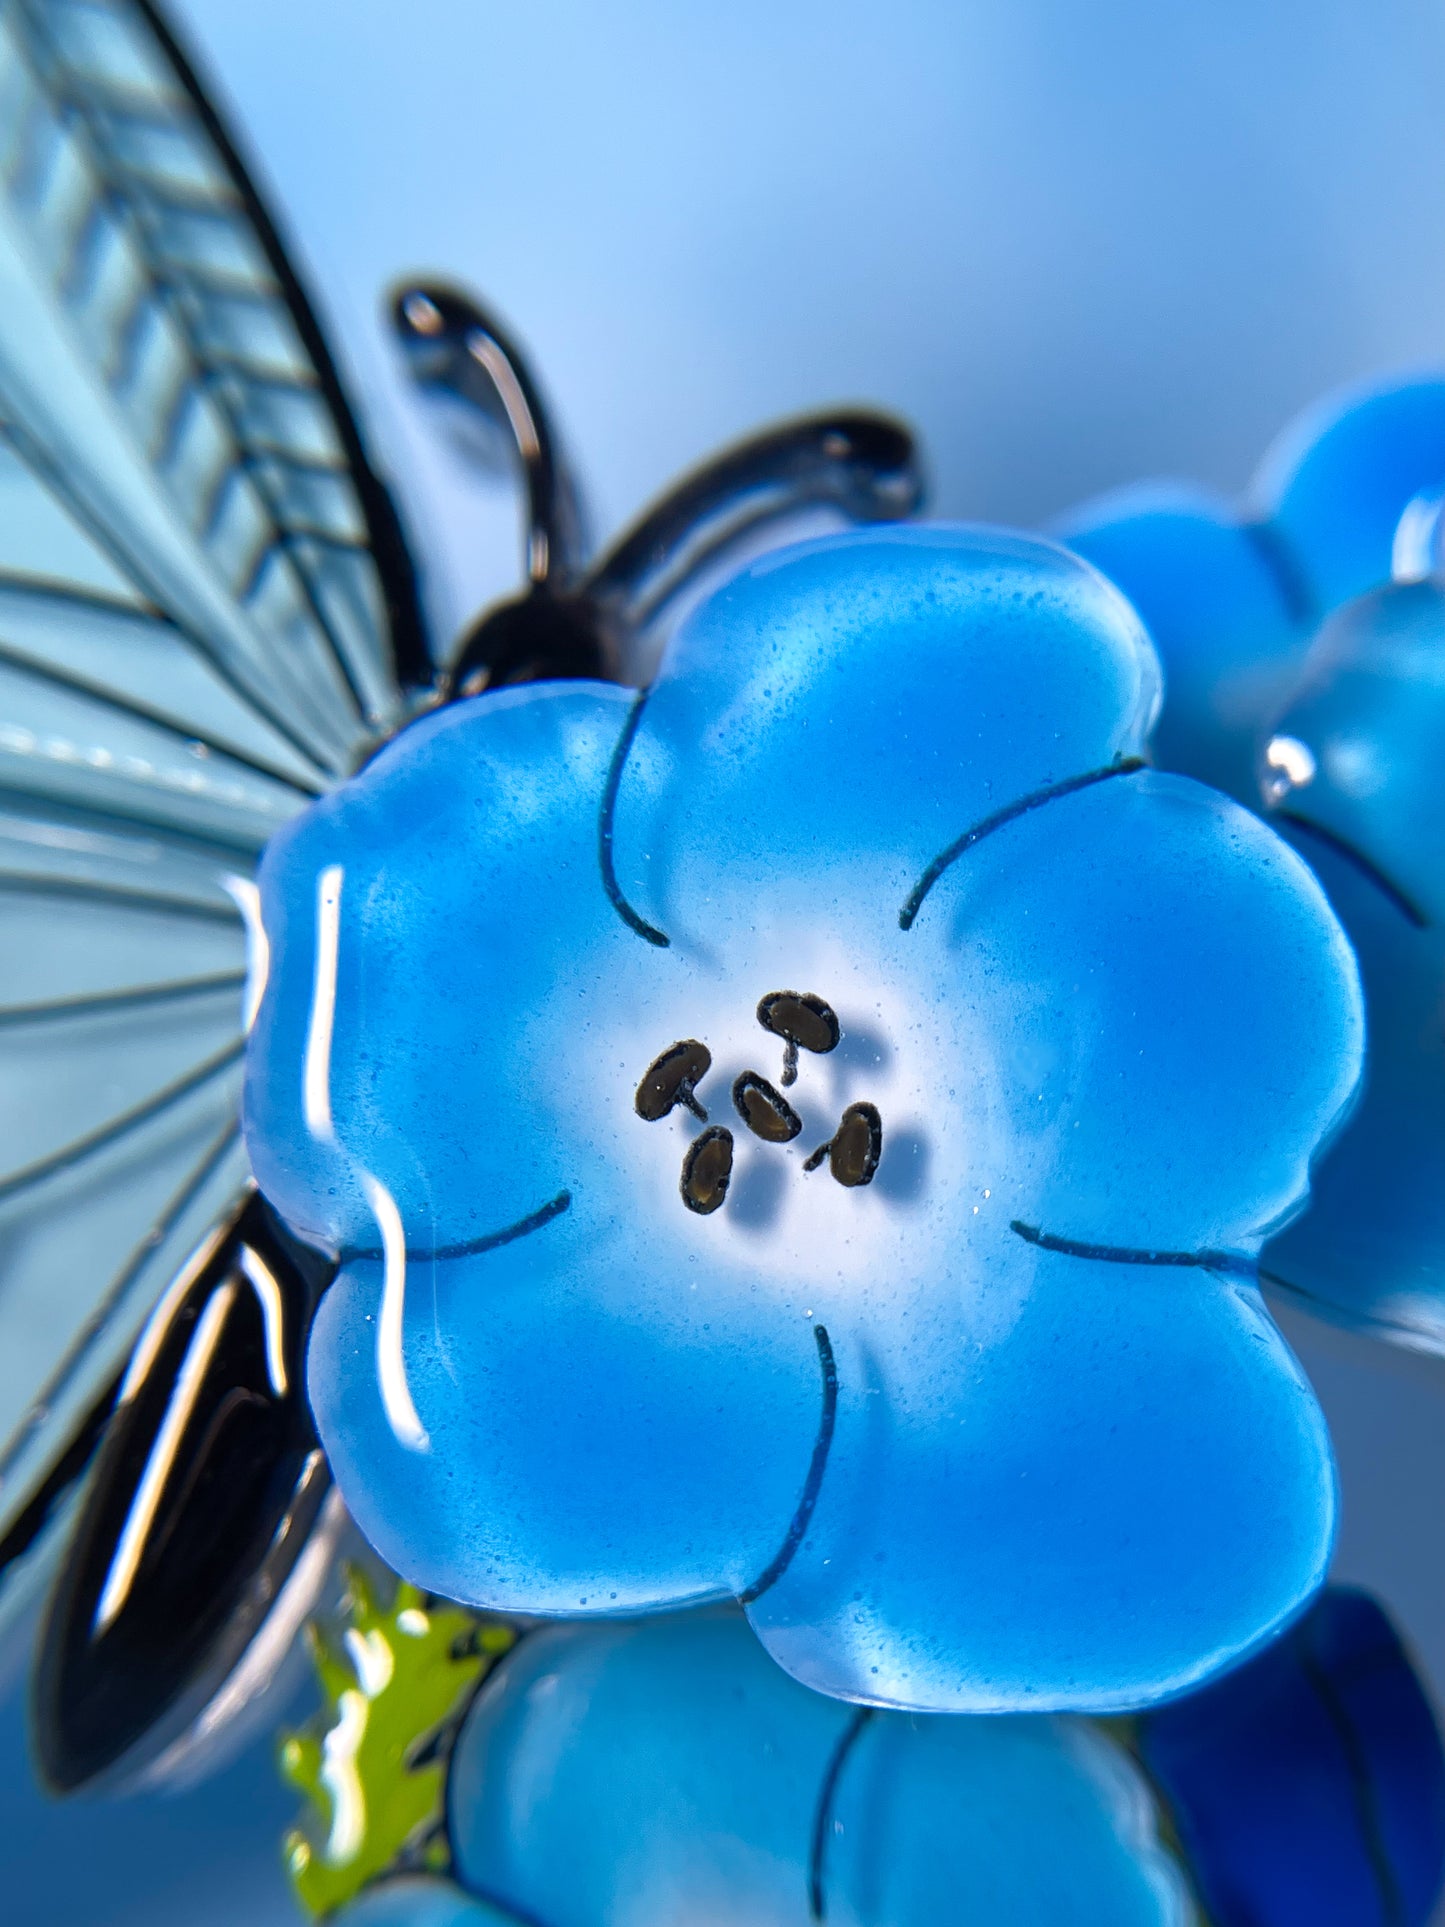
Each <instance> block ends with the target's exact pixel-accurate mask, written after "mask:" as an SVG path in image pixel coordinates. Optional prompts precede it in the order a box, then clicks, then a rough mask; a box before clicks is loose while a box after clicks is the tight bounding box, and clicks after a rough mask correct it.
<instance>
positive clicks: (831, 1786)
mask: <svg viewBox="0 0 1445 1927" xmlns="http://www.w3.org/2000/svg"><path fill="white" fill-rule="evenodd" d="M877 1711H878V1708H877V1707H876V1706H860V1707H859V1708H858V1709H857V1711H856V1712H855V1713H854V1715H853V1717H852V1719H851V1720H849V1722H848V1724H847V1725H846V1726H845V1727H844V1729H843V1731H842V1733H841V1734H839V1736H838V1744H837V1745H836V1746H835V1747H834V1748H833V1757H832V1759H831V1760H829V1762H828V1770H827V1772H826V1773H825V1774H824V1775H823V1784H822V1786H821V1787H820V1788H819V1789H818V1804H817V1806H816V1807H815V1808H814V1809H813V1837H812V1840H811V1842H810V1843H809V1847H808V1913H809V1915H810V1916H811V1917H812V1919H814V1920H816V1921H825V1920H826V1919H827V1918H828V1892H827V1886H826V1883H825V1879H824V1876H825V1874H826V1872H827V1866H828V1838H829V1835H830V1834H831V1833H832V1830H833V1824H832V1823H833V1805H834V1802H835V1801H836V1800H837V1797H838V1782H839V1781H840V1780H841V1779H842V1777H843V1769H844V1767H845V1766H846V1765H847V1764H848V1756H849V1755H850V1754H851V1753H852V1751H853V1748H854V1747H855V1746H856V1745H857V1744H858V1741H859V1740H860V1739H861V1738H862V1735H863V1729H864V1727H865V1726H867V1724H868V1722H869V1720H871V1719H872V1717H873V1715H874V1714H875V1713H876V1712H877Z"/></svg>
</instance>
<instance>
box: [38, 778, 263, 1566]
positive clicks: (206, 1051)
mask: <svg viewBox="0 0 1445 1927" xmlns="http://www.w3.org/2000/svg"><path fill="white" fill-rule="evenodd" d="M245 885H246V879H245V877H244V876H243V875H242V874H241V873H240V872H235V873H233V872H230V871H228V870H227V869H226V867H225V865H224V861H223V860H222V861H218V860H217V859H216V857H214V856H213V855H210V854H208V853H207V852H206V851H205V850H204V849H203V848H202V847H201V846H199V845H196V844H191V843H187V842H186V841H184V840H182V839H179V838H168V837H166V836H164V835H162V834H160V833H157V834H155V835H151V836H144V837H142V836H136V835H126V834H122V833H120V832H118V831H117V830H115V829H114V828H111V827H106V826H104V825H103V823H102V822H101V820H100V819H99V818H94V819H90V820H87V819H86V818H85V817H84V816H83V815H82V814H81V813H79V812H75V813H72V814H70V815H69V816H66V815H64V814H62V813H61V812H59V811H52V812H50V813H48V814H40V813H38V812H35V811H27V810H25V809H23V808H20V807H16V808H14V809H12V810H10V811H8V812H4V813H0V929H3V941H0V1091H3V1093H4V1100H5V1101H4V1104H3V1107H0V1332H3V1334H4V1344H3V1345H0V1536H3V1533H4V1532H5V1531H6V1530H7V1529H8V1527H9V1526H10V1524H11V1523H12V1522H13V1520H14V1518H15V1517H16V1515H17V1514H18V1512H19V1511H20V1510H21V1509H22V1508H23V1507H24V1506H25V1504H26V1503H27V1502H28V1500H29V1498H30V1497H31V1495H32V1493H33V1491H34V1489H35V1486H36V1484H37V1483H38V1481H39V1480H40V1479H42V1478H43V1477H44V1475H45V1473H46V1471H47V1470H48V1468H49V1466H50V1465H51V1464H52V1463H53V1461H54V1459H55V1458H56V1456H57V1455H58V1452H59V1451H60V1450H61V1449H62V1448H63V1445H64V1442H65V1440H66V1439H67V1438H68V1437H69V1436H70V1435H71V1434H72V1432H73V1430H74V1428H75V1426H76V1424H77V1423H78V1422H79V1420H80V1419H81V1418H82V1417H83V1415H84V1414H85V1412H86V1411H88V1410H89V1409H90V1407H91V1406H92V1405H93V1404H94V1403H95V1401H96V1399H97V1398H98V1397H99V1396H101V1394H102V1393H103V1392H104V1390H105V1388H106V1387H107V1386H108V1385H109V1384H110V1383H111V1382H112V1381H113V1379H114V1377H115V1375H116V1373H117V1372H118V1371H119V1369H120V1368H121V1366H122V1365H123V1363H124V1360H125V1358H126V1356H127V1355H128V1353H129V1350H130V1348H131V1345H132V1344H133V1343H134V1340H135V1337H136V1334H137V1331H138V1330H139V1327H140V1325H141V1323H142V1322H143V1321H144V1319H145V1317H146V1315H147V1314H148V1312H149V1310H150V1308H151V1306H152V1304H153V1303H154V1300H155V1297H156V1294H157V1292H158V1290H160V1289H162V1288H163V1287H164V1285H165V1283H166V1282H167V1280H168V1278H169V1277H170V1276H171V1275H172V1273H173V1272H174V1271H175V1269H176V1267H177V1266H178V1265H179V1264H180V1263H181V1262H182V1261H183V1260H184V1258H185V1256H186V1255H187V1252H188V1251H189V1249H190V1248H191V1247H192V1246H194V1245H195V1244H196V1243H197V1241H198V1240H199V1239H200V1238H201V1237H202V1236H203V1235H204V1234H205V1232H206V1230H207V1228H208V1226H209V1225H210V1223H211V1222H212V1221H213V1217H214V1214H215V1213H217V1212H218V1211H220V1210H221V1209H222V1208H223V1207H224V1206H225V1204H226V1203H227V1202H228V1201H229V1200H230V1199H231V1198H233V1197H234V1196H235V1194H236V1192H237V1190H238V1189H239V1187H240V1185H241V1184H242V1183H243V1182H244V1177H245V1170H244V1162H243V1160H242V1159H241V1156H240V1151H239V1144H238V1132H237V1123H236V1105H237V1098H238V1091H239V1081H240V1052H241V1038H242V1007H243V1000H244V998H245V996H246V989H247V937H246V926H245V921H244V917H243V914H242V911H241V909H240V908H239V907H238V904H237V901H236V900H235V897H234V896H233V895H232V892H236V893H237V894H239V895H240V896H241V897H242V898H243V899H244V896H245Z"/></svg>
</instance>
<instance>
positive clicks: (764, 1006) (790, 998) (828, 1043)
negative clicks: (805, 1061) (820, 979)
mask: <svg viewBox="0 0 1445 1927" xmlns="http://www.w3.org/2000/svg"><path fill="white" fill-rule="evenodd" d="M758 1022H759V1023H760V1024H761V1025H762V1027H763V1029H764V1030H770V1031H771V1032H772V1033H773V1035H774V1037H781V1038H782V1039H783V1041H784V1043H785V1044H786V1045H787V1049H786V1050H785V1051H784V1053H783V1083H784V1084H795V1083H796V1082H797V1079H798V1046H799V1045H800V1044H801V1045H802V1047H803V1049H804V1050H810V1051H814V1052H816V1054H817V1055H818V1056H820V1057H823V1056H826V1055H827V1053H828V1052H829V1051H830V1050H836V1049H837V1047H838V1039H839V1037H840V1036H841V1035H842V1033H841V1031H840V1030H839V1028H838V1019H837V1017H836V1015H835V1014H834V1012H833V1009H832V1006H831V1005H829V1004H825V1003H824V1002H823V999H822V998H821V997H815V996H814V995H813V994H812V992H811V991H809V992H807V993H806V994H800V993H799V992H798V991H796V990H770V991H769V992H768V994H767V996H766V997H764V998H763V1000H762V1002H761V1003H760V1004H759V1005H758Z"/></svg>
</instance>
